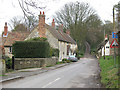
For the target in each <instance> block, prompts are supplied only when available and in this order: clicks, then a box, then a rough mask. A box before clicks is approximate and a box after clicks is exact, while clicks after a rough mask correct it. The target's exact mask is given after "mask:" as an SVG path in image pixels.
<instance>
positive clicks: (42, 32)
mask: <svg viewBox="0 0 120 90" xmlns="http://www.w3.org/2000/svg"><path fill="white" fill-rule="evenodd" d="M38 31H39V35H40V37H46V35H45V33H46V31H45V13H44V11H43V14H42V12H41V11H40V15H39V30H38Z"/></svg>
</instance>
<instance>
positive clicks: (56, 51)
mask: <svg viewBox="0 0 120 90" xmlns="http://www.w3.org/2000/svg"><path fill="white" fill-rule="evenodd" d="M50 56H51V57H52V56H56V57H59V50H58V49H55V48H52V47H51V48H50Z"/></svg>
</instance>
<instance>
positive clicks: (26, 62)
mask: <svg viewBox="0 0 120 90" xmlns="http://www.w3.org/2000/svg"><path fill="white" fill-rule="evenodd" d="M57 62H58V58H57V57H53V58H15V61H14V64H15V66H14V67H15V70H19V69H24V68H39V67H46V66H51V65H55V64H56V63H57Z"/></svg>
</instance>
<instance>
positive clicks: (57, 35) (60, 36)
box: [45, 24, 76, 44]
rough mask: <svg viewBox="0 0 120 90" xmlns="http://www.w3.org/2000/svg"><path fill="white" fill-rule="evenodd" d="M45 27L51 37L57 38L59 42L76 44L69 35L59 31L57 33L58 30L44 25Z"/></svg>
mask: <svg viewBox="0 0 120 90" xmlns="http://www.w3.org/2000/svg"><path fill="white" fill-rule="evenodd" d="M45 27H46V28H47V29H48V30H49V31H50V32H51V33H52V35H53V36H54V37H55V38H57V39H58V40H59V41H64V42H68V43H72V44H76V42H75V41H74V40H73V39H72V38H71V36H70V35H68V34H66V33H64V32H61V31H58V30H55V28H53V27H51V26H49V25H47V24H45Z"/></svg>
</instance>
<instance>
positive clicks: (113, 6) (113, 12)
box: [113, 6, 116, 67]
mask: <svg viewBox="0 0 120 90" xmlns="http://www.w3.org/2000/svg"><path fill="white" fill-rule="evenodd" d="M113 32H115V6H113ZM114 38H115V37H114ZM114 65H115V67H116V50H115V47H114Z"/></svg>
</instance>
